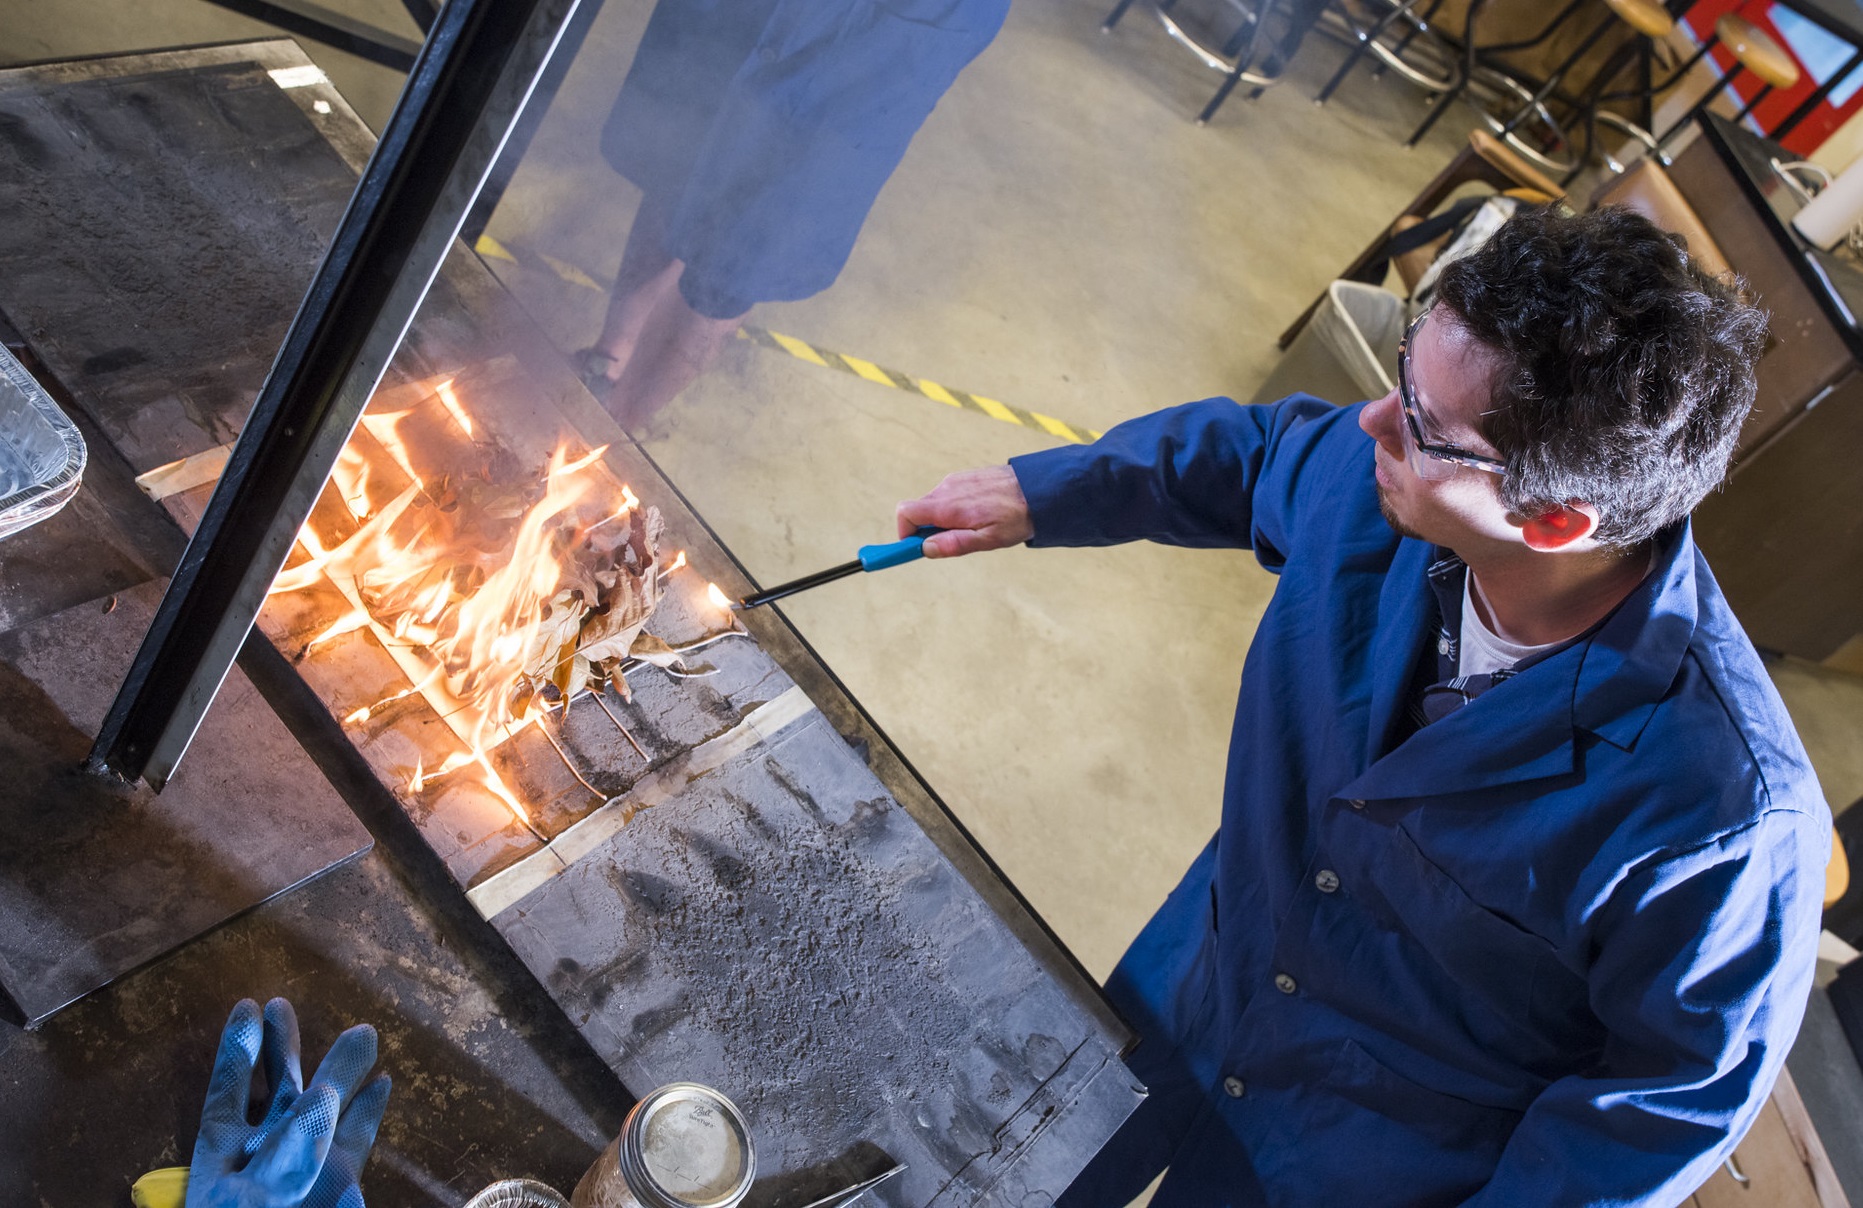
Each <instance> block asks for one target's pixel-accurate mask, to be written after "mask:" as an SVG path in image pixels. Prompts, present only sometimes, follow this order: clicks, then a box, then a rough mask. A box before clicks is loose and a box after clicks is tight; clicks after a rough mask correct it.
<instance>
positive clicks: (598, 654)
mask: <svg viewBox="0 0 1863 1208" xmlns="http://www.w3.org/2000/svg"><path fill="white" fill-rule="evenodd" d="M467 394H468V391H467V390H466V389H464V388H463V387H462V385H461V382H460V380H459V379H452V380H449V382H448V383H445V384H444V388H437V389H436V391H435V392H434V393H432V394H430V395H429V396H428V397H427V398H426V399H425V400H421V401H419V402H416V403H413V404H412V405H406V406H403V407H402V409H401V410H393V411H384V412H380V413H377V412H374V411H371V412H369V413H366V414H365V415H364V417H363V421H362V423H361V424H360V426H359V427H358V429H357V432H356V436H355V437H354V439H353V440H352V441H351V443H350V445H349V446H347V447H346V448H345V449H344V451H343V454H342V456H341V457H340V458H339V459H338V462H337V466H336V470H335V472H334V473H333V475H332V477H331V490H332V491H333V492H334V497H333V498H334V502H335V503H336V504H337V507H336V508H334V509H326V516H325V523H324V527H323V529H322V530H321V533H320V531H319V530H317V529H315V528H314V527H313V525H312V524H307V525H306V526H305V529H304V531H303V532H302V533H301V534H300V536H299V542H300V545H301V546H302V547H303V549H304V552H305V554H306V555H307V557H306V558H305V559H304V560H303V561H301V562H297V563H295V564H293V565H292V567H291V568H290V569H289V570H287V571H285V572H284V573H282V574H281V575H280V576H279V577H278V579H277V580H276V581H275V582H274V584H273V589H272V590H273V591H274V592H281V591H292V590H298V589H301V588H306V587H311V586H313V585H316V584H319V583H322V582H324V581H325V580H326V579H327V580H328V581H329V582H330V583H333V584H335V585H336V586H337V588H338V589H339V590H340V591H341V592H342V593H343V594H344V595H345V596H346V597H347V598H348V599H349V601H350V603H351V604H352V606H353V609H352V611H351V612H350V613H348V614H345V615H344V616H343V617H341V618H339V619H337V620H336V621H335V622H334V623H333V624H331V625H330V626H329V627H328V628H327V629H326V630H325V631H324V633H323V634H322V635H320V636H319V638H318V639H315V640H326V639H327V638H329V637H332V636H335V635H337V634H340V633H345V632H351V631H353V630H356V629H360V628H365V627H366V628H368V629H370V630H371V631H372V632H373V633H375V635H376V636H377V637H378V638H379V639H380V640H381V641H382V642H383V643H384V645H386V646H387V647H388V648H389V650H390V652H391V653H392V654H394V655H395V657H396V659H397V661H398V662H400V663H401V666H402V668H403V670H404V671H406V672H407V674H408V677H409V679H410V681H412V682H413V684H414V685H415V686H414V687H413V688H410V689H409V690H408V692H407V693H403V694H402V695H407V694H411V693H413V692H419V693H421V694H422V695H423V696H425V697H426V698H427V700H428V701H429V703H430V704H432V706H433V707H434V710H435V711H436V712H437V713H439V714H440V716H441V717H442V718H444V719H445V720H446V723H447V725H448V726H449V727H450V728H451V729H452V730H453V732H454V733H455V734H456V735H458V736H459V738H460V739H461V741H462V743H463V744H464V745H465V750H464V751H462V752H460V753H458V754H456V755H453V756H449V757H448V758H447V760H446V761H445V763H444V764H443V765H441V766H439V767H437V768H429V769H426V770H424V771H422V772H420V773H418V775H419V777H420V778H421V779H422V780H423V782H427V781H432V780H434V779H435V778H437V777H440V776H443V775H446V774H448V773H450V772H453V771H456V770H458V769H460V768H466V767H476V768H477V769H478V771H479V773H480V775H481V776H482V778H483V779H484V781H485V783H486V784H487V786H488V787H489V788H491V790H492V791H493V792H495V793H497V794H498V795H499V796H500V797H501V798H503V799H504V800H505V802H506V804H507V805H509V806H510V807H511V809H512V811H513V813H515V814H516V815H517V816H518V817H519V818H520V819H522V818H524V817H525V813H524V810H523V807H522V806H521V804H519V803H518V801H517V799H516V798H515V797H514V796H513V795H512V794H511V792H510V790H509V789H508V788H507V787H505V786H504V784H503V782H502V781H501V780H500V779H499V778H498V775H497V773H496V772H495V771H493V769H492V766H491V764H490V762H489V761H488V760H487V759H486V752H487V751H489V750H490V749H492V748H493V747H495V746H497V745H498V744H499V743H501V742H503V741H504V740H505V739H507V738H509V737H510V736H511V735H512V734H514V733H516V732H517V731H518V730H520V729H522V728H524V727H525V726H527V725H529V724H530V723H531V722H533V721H535V720H537V719H538V718H539V717H541V716H543V715H544V714H545V713H546V712H548V711H549V710H550V709H552V708H554V707H556V706H557V705H558V704H560V702H562V701H564V700H565V699H567V698H568V697H570V696H573V695H575V694H576V693H578V692H580V691H582V690H583V689H584V688H594V689H596V690H597V691H600V690H602V689H603V688H605V687H607V686H611V685H612V686H613V687H615V688H616V690H617V691H620V692H621V693H622V694H623V696H626V695H627V682H626V680H625V678H624V677H623V674H622V669H623V666H624V665H625V664H626V663H627V662H628V661H629V660H632V659H636V658H647V659H649V661H653V662H654V663H655V664H656V665H659V666H665V667H667V668H668V670H673V671H677V672H679V673H682V674H692V673H693V669H691V668H688V667H686V666H685V665H684V664H683V663H681V662H680V660H679V657H678V653H677V652H675V651H673V650H671V648H670V647H667V646H666V644H665V643H663V642H660V641H659V640H658V639H656V638H653V637H651V635H648V634H646V633H645V626H646V624H647V622H648V620H649V618H651V617H652V615H653V612H654V609H655V608H656V607H657V606H658V605H659V603H660V599H661V596H662V594H663V590H664V588H663V585H662V581H661V580H662V573H663V572H662V571H661V570H660V566H659V562H660V550H659V544H660V541H661V539H662V537H663V535H664V532H665V522H664V520H663V518H662V517H661V515H660V512H659V510H658V509H657V508H652V507H645V506H642V504H641V502H640V500H639V499H638V498H637V497H636V496H635V495H634V493H633V492H632V491H631V490H629V489H628V488H627V487H626V486H625V485H624V484H620V483H617V482H615V480H614V479H613V478H612V477H610V476H609V475H608V473H607V471H606V469H605V467H604V466H603V464H602V462H601V457H602V454H603V452H604V451H605V450H604V449H602V448H597V449H592V450H584V451H580V452H577V451H575V450H573V449H570V448H559V449H558V450H557V451H556V453H555V454H554V455H553V456H552V457H551V458H550V459H549V463H548V465H546V466H544V467H543V468H542V473H541V475H539V473H538V467H536V466H535V465H531V466H525V465H522V464H520V463H519V461H518V459H517V458H516V457H515V456H514V455H513V454H511V453H510V452H509V451H507V450H505V449H503V448H502V447H500V446H497V445H495V444H492V443H488V442H489V440H490V438H489V436H487V437H484V438H481V437H479V436H475V432H477V431H478V428H477V426H476V425H475V424H474V423H473V421H472V417H471V415H470V413H469V412H468V411H467V409H466V406H467V402H468V401H469V400H468V399H464V398H462V396H465V395H467ZM332 515H334V516H337V517H341V518H342V519H341V520H340V521H338V522H337V524H336V525H335V527H340V528H341V529H342V530H343V531H334V532H333V531H330V530H331V528H332V527H333V526H332V525H331V523H329V516H332ZM313 520H314V522H315V518H313ZM352 526H353V527H352ZM391 699H392V698H391ZM381 703H386V702H381ZM370 712H371V711H370V709H369V708H366V707H365V708H363V709H360V710H357V711H356V713H354V714H352V718H354V719H357V720H358V721H360V720H361V719H366V718H367V717H369V716H370ZM572 770H573V769H572Z"/></svg>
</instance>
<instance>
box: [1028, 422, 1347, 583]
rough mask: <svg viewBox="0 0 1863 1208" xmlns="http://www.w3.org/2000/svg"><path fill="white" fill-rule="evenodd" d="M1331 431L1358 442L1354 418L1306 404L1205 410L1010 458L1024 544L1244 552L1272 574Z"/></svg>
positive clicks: (1335, 450)
mask: <svg viewBox="0 0 1863 1208" xmlns="http://www.w3.org/2000/svg"><path fill="white" fill-rule="evenodd" d="M1341 423H1344V424H1346V425H1349V426H1351V429H1352V433H1354V434H1356V433H1357V428H1356V409H1345V410H1342V409H1341V408H1338V407H1334V406H1333V405H1332V404H1330V403H1327V402H1323V401H1321V400H1320V399H1316V398H1313V397H1312V396H1310V395H1298V394H1297V395H1294V396H1292V397H1290V398H1287V399H1283V400H1282V401H1280V402H1278V403H1268V404H1263V405H1260V406H1243V405H1240V404H1238V403H1236V402H1234V401H1232V400H1230V399H1226V398H1214V399H1205V400H1204V401H1202V402H1200V403H1186V404H1184V405H1183V406H1181V407H1172V408H1170V409H1168V410H1164V411H1158V412H1155V413H1153V414H1151V415H1144V416H1140V417H1139V418H1137V419H1133V420H1128V421H1127V422H1125V423H1123V424H1120V425H1119V426H1118V427H1116V428H1114V429H1113V430H1112V431H1110V432H1108V433H1107V434H1106V435H1105V436H1102V437H1101V438H1100V439H1099V440H1097V441H1095V442H1094V443H1093V444H1091V445H1085V446H1068V447H1065V448H1060V449H1050V450H1046V451H1044V452H1041V453H1035V454H1030V455H1028V456H1025V457H1017V458H1013V459H1011V461H1010V463H1009V464H1010V466H1011V467H1012V468H1013V469H1014V470H1015V473H1016V478H1017V480H1018V481H1019V482H1020V483H1021V486H1022V493H1023V495H1024V496H1026V497H1027V499H1028V501H1029V516H1030V519H1031V520H1032V521H1033V524H1034V529H1035V536H1034V538H1033V539H1032V540H1031V541H1030V542H1029V544H1030V545H1035V546H1045V545H1054V546H1062V545H1116V544H1119V543H1120V542H1125V541H1140V540H1148V541H1159V542H1164V543H1166V544H1170V545H1183V546H1192V547H1197V548H1216V547H1226V548H1231V549H1235V548H1243V549H1254V550H1255V551H1256V555H1257V557H1258V558H1260V559H1261V561H1262V563H1263V565H1265V566H1267V567H1268V568H1269V569H1271V570H1278V569H1279V566H1280V563H1281V561H1282V560H1284V554H1285V550H1286V548H1287V546H1286V537H1287V535H1288V534H1290V533H1297V532H1299V531H1300V522H1299V518H1298V516H1297V515H1296V514H1295V513H1296V512H1297V511H1299V510H1300V504H1301V501H1302V500H1304V499H1307V498H1310V497H1312V496H1313V495H1314V494H1315V490H1316V487H1317V486H1318V484H1317V483H1316V482H1314V481H1313V478H1314V477H1319V476H1323V475H1312V476H1310V475H1307V474H1305V473H1303V471H1304V469H1305V468H1306V467H1308V466H1314V467H1324V468H1326V469H1332V468H1334V466H1335V463H1337V462H1338V460H1339V458H1338V456H1337V455H1338V454H1339V453H1340V452H1341V443H1340V441H1339V440H1338V439H1337V437H1338V436H1339V435H1340V432H1339V431H1338V429H1339V427H1340V424H1341ZM1329 437H1331V438H1333V439H1329ZM1347 443H1348V444H1349V443H1351V442H1350V441H1349V440H1348V442H1347ZM1365 443H1366V444H1367V445H1368V444H1369V442H1368V441H1367V442H1365ZM1365 461H1366V464H1365V466H1364V473H1365V474H1366V475H1369V474H1370V472H1371V471H1370V460H1369V454H1367V457H1366V459H1365Z"/></svg>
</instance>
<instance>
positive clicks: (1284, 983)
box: [1274, 973, 1300, 994]
mask: <svg viewBox="0 0 1863 1208" xmlns="http://www.w3.org/2000/svg"><path fill="white" fill-rule="evenodd" d="M1274 988H1275V989H1277V990H1279V991H1280V992H1281V993H1283V994H1292V993H1293V992H1294V991H1296V990H1298V989H1300V983H1299V982H1297V981H1295V980H1294V979H1293V978H1291V977H1289V976H1288V975H1287V974H1285V973H1277V974H1275V975H1274Z"/></svg>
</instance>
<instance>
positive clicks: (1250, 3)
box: [1100, 0, 1282, 126]
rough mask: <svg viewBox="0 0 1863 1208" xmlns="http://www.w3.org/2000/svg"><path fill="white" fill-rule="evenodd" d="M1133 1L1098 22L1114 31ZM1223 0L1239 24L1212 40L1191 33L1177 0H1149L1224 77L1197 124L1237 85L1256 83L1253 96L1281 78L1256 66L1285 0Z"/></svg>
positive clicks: (1172, 31)
mask: <svg viewBox="0 0 1863 1208" xmlns="http://www.w3.org/2000/svg"><path fill="white" fill-rule="evenodd" d="M1133 2H1134V0H1119V3H1118V4H1116V5H1114V6H1113V11H1112V12H1110V13H1108V14H1107V15H1106V20H1104V21H1102V22H1101V23H1100V32H1101V33H1111V32H1112V29H1113V27H1114V26H1115V25H1118V24H1119V20H1120V18H1122V17H1124V16H1125V15H1126V10H1127V9H1129V8H1131V7H1132V5H1133ZM1224 3H1226V4H1227V6H1228V7H1230V8H1231V9H1233V10H1234V12H1235V16H1236V25H1235V28H1234V30H1233V31H1232V32H1231V33H1229V34H1228V35H1227V36H1226V37H1225V38H1223V39H1222V40H1221V41H1220V42H1216V43H1215V44H1213V45H1212V44H1211V43H1210V42H1209V41H1208V40H1207V39H1206V38H1205V37H1203V36H1199V34H1198V33H1195V32H1193V31H1192V30H1191V29H1190V28H1189V27H1188V23H1187V22H1184V21H1180V20H1179V19H1178V17H1177V15H1176V14H1175V12H1174V11H1173V10H1175V9H1176V8H1177V6H1178V0H1150V5H1151V9H1152V12H1153V14H1155V15H1156V16H1157V18H1158V21H1159V23H1160V24H1162V25H1163V26H1164V31H1165V33H1167V34H1169V35H1170V36H1171V39H1172V40H1173V41H1175V42H1177V43H1178V44H1179V45H1181V46H1183V47H1184V48H1185V49H1186V50H1188V51H1190V52H1191V54H1193V55H1195V56H1196V57H1197V59H1198V60H1199V61H1201V62H1202V63H1203V65H1204V66H1205V67H1208V68H1210V69H1211V70H1212V71H1220V72H1222V73H1223V82H1222V83H1221V84H1220V85H1218V86H1217V89H1216V95H1215V96H1213V97H1211V98H1210V101H1209V103H1208V104H1207V105H1205V106H1204V107H1203V110H1202V112H1200V113H1198V114H1197V125H1199V126H1203V125H1207V124H1208V123H1209V120H1210V118H1211V117H1212V116H1213V115H1214V114H1215V113H1216V111H1217V110H1218V109H1220V108H1221V107H1222V104H1223V102H1224V101H1226V100H1228V99H1229V94H1230V93H1231V92H1234V91H1235V88H1236V85H1237V84H1242V83H1247V84H1251V85H1253V86H1254V88H1253V91H1252V92H1251V93H1250V94H1249V96H1250V99H1251V100H1252V99H1253V98H1254V97H1257V96H1260V95H1261V92H1262V90H1263V89H1265V88H1269V87H1271V86H1273V85H1274V84H1276V83H1278V82H1279V79H1280V77H1279V75H1278V74H1268V73H1265V72H1263V71H1260V70H1257V68H1258V67H1259V65H1260V63H1261V61H1262V59H1263V57H1264V55H1265V53H1266V52H1267V50H1268V48H1269V47H1270V45H1272V43H1273V39H1272V37H1271V36H1270V34H1269V29H1270V26H1271V24H1272V23H1273V22H1274V20H1275V19H1276V16H1277V10H1279V9H1280V8H1281V7H1282V3H1281V0H1224Z"/></svg>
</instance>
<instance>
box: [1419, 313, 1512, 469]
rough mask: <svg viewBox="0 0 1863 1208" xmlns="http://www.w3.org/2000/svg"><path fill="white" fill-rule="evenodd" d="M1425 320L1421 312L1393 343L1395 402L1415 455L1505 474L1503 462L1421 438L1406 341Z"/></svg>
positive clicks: (1425, 316)
mask: <svg viewBox="0 0 1863 1208" xmlns="http://www.w3.org/2000/svg"><path fill="white" fill-rule="evenodd" d="M1429 317H1430V312H1429V311H1428V310H1425V311H1424V312H1423V313H1422V314H1420V315H1418V316H1417V317H1416V318H1415V319H1413V320H1411V322H1410V327H1409V328H1408V329H1407V330H1406V331H1405V332H1404V338H1403V339H1401V340H1399V341H1398V342H1397V402H1398V406H1399V407H1400V408H1401V409H1402V410H1403V413H1404V424H1405V426H1406V427H1408V428H1409V429H1410V439H1411V441H1412V442H1413V443H1414V444H1415V445H1416V446H1417V450H1418V451H1419V452H1421V453H1425V454H1428V455H1429V456H1431V457H1434V458H1435V459H1436V460H1437V461H1446V462H1449V463H1450V464H1451V465H1458V466H1467V467H1468V468H1469V469H1471V470H1481V471H1483V472H1484V473H1488V474H1506V473H1507V463H1506V462H1505V461H1503V460H1501V459H1500V458H1498V457H1487V456H1484V455H1483V454H1480V453H1472V452H1470V451H1469V450H1467V449H1464V448H1461V447H1460V446H1457V445H1447V444H1432V443H1431V442H1429V441H1427V440H1424V439H1423V421H1422V418H1421V417H1422V414H1423V409H1422V407H1420V406H1419V405H1418V403H1417V395H1416V391H1415V390H1413V389H1412V388H1411V385H1410V342H1411V340H1413V339H1415V338H1416V334H1417V329H1418V328H1420V327H1422V326H1423V320H1425V319H1427V318H1429Z"/></svg>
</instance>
